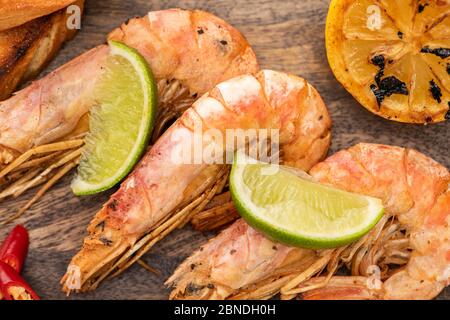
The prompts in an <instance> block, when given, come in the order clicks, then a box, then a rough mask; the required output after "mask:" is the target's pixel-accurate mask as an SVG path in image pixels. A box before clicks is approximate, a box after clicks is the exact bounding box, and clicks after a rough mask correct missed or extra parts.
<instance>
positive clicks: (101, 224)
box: [95, 220, 106, 232]
mask: <svg viewBox="0 0 450 320" xmlns="http://www.w3.org/2000/svg"><path fill="white" fill-rule="evenodd" d="M105 224H106V223H105V220H103V221H101V222H100V223H98V224H97V225H96V226H95V228H96V229H101V232H103V231H104V230H105Z"/></svg>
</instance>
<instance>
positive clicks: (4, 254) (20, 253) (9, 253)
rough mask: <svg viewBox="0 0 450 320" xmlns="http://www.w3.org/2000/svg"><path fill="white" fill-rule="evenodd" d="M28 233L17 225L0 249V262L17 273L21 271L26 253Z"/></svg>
mask: <svg viewBox="0 0 450 320" xmlns="http://www.w3.org/2000/svg"><path fill="white" fill-rule="evenodd" d="M28 245H29V238H28V231H27V229H25V228H24V227H23V226H21V225H17V226H16V227H15V228H14V229H13V230H12V231H11V233H10V234H9V235H8V237H7V238H6V239H5V241H3V244H2V246H1V247H0V261H3V262H4V263H6V264H9V265H10V266H11V267H12V268H13V269H14V270H16V272H17V273H20V272H21V271H22V267H23V264H24V262H25V258H26V256H27V253H28Z"/></svg>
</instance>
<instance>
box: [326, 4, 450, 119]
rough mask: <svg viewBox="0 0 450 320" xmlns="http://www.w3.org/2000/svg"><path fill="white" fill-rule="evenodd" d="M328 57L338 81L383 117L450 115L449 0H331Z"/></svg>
mask: <svg viewBox="0 0 450 320" xmlns="http://www.w3.org/2000/svg"><path fill="white" fill-rule="evenodd" d="M326 47H327V56H328V61H329V63H330V66H331V69H332V70H333V73H334V74H335V76H336V78H337V79H338V81H339V82H340V83H341V84H342V85H343V86H344V87H345V88H346V89H347V91H349V92H350V93H351V94H352V95H353V96H354V97H355V98H356V100H358V101H359V102H360V103H361V104H362V105H363V106H364V107H365V108H366V109H368V110H370V111H371V112H373V113H375V114H377V115H379V116H382V117H384V118H387V119H390V120H394V121H399V122H408V123H433V122H440V121H444V120H448V119H449V118H450V112H449V106H450V0H395V1H392V0H332V1H331V4H330V9H329V12H328V17H327V26H326Z"/></svg>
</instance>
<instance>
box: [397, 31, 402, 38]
mask: <svg viewBox="0 0 450 320" xmlns="http://www.w3.org/2000/svg"><path fill="white" fill-rule="evenodd" d="M397 36H398V38H399V39H403V32H401V31H399V32H397Z"/></svg>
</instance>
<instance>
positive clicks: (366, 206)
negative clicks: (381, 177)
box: [230, 155, 384, 249]
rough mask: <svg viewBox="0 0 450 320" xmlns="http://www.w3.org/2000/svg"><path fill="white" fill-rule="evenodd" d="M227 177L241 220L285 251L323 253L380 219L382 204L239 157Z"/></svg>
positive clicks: (355, 238)
mask: <svg viewBox="0 0 450 320" xmlns="http://www.w3.org/2000/svg"><path fill="white" fill-rule="evenodd" d="M237 159H238V161H235V163H234V164H233V168H232V171H231V176H230V189H231V195H232V197H233V201H234V203H235V205H236V208H237V209H238V211H239V213H240V214H241V216H242V217H243V218H244V219H245V220H246V221H247V223H249V224H250V225H251V226H252V227H254V228H255V229H257V230H259V231H261V232H262V233H264V234H265V235H267V236H268V237H269V238H272V239H273V240H275V241H279V242H282V243H285V244H287V245H291V246H296V247H302V248H310V249H325V248H335V247H339V246H343V245H346V244H349V243H351V242H354V241H356V240H358V239H359V238H361V237H362V236H363V235H365V234H366V233H367V232H369V231H370V230H371V229H372V228H373V227H374V226H375V224H376V223H377V222H378V221H379V220H380V218H381V217H382V215H383V212H384V209H383V205H382V202H381V200H380V199H376V198H372V197H368V196H364V195H360V194H355V193H350V192H346V191H343V190H340V189H336V188H332V187H329V186H326V185H323V184H320V183H317V182H313V181H312V179H311V178H305V176H306V174H305V175H300V174H297V173H296V172H295V171H293V170H291V169H288V168H286V167H283V166H275V165H271V164H266V163H261V162H256V161H254V160H252V161H248V158H246V157H245V156H243V155H237Z"/></svg>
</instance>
